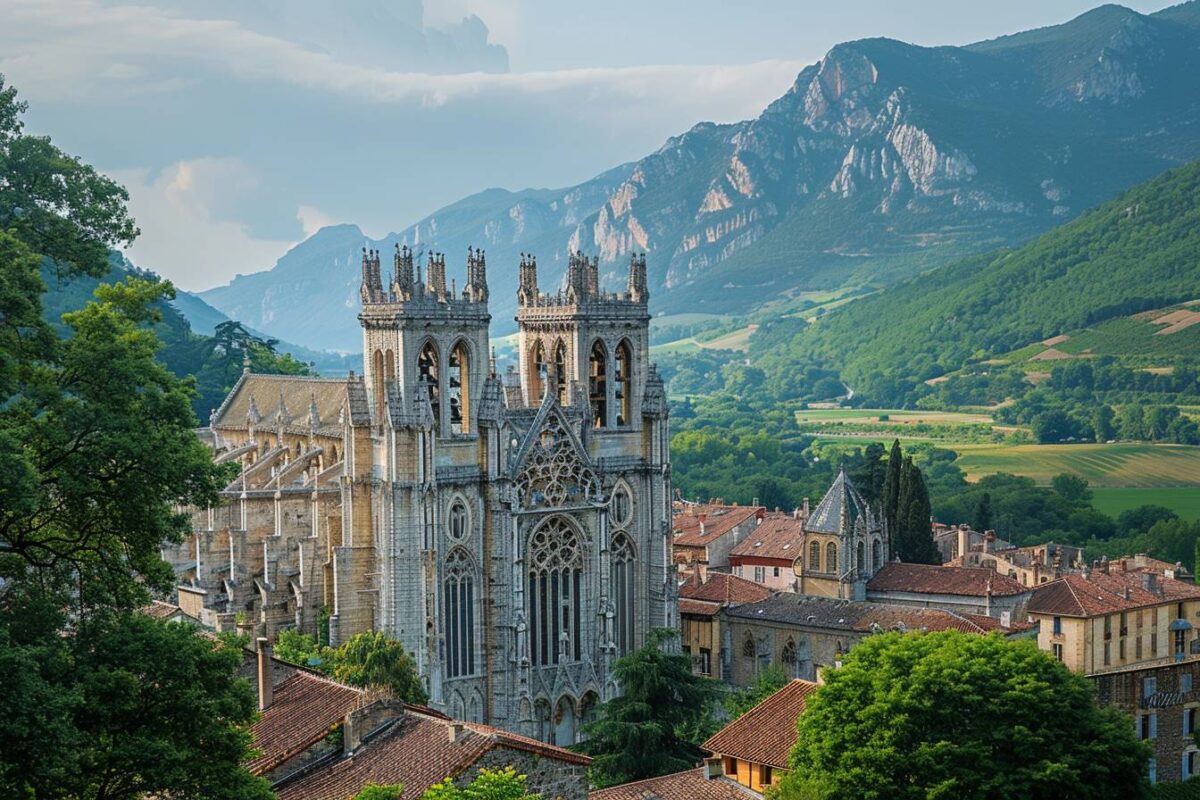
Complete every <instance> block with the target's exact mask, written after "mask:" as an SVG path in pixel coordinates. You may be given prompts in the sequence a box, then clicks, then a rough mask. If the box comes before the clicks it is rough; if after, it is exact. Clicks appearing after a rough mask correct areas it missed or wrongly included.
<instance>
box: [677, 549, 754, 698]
mask: <svg viewBox="0 0 1200 800" xmlns="http://www.w3.org/2000/svg"><path fill="white" fill-rule="evenodd" d="M770 595H771V592H770V590H769V589H767V588H766V587H764V586H760V585H759V584H757V583H753V582H751V581H747V580H745V579H743V578H739V577H737V576H736V575H730V574H728V573H723V572H708V573H705V572H702V571H701V570H700V569H699V567H697V568H696V569H695V570H694V571H693V573H692V575H691V576H689V577H688V579H687V580H685V581H683V583H681V584H680V585H679V631H680V641H681V644H682V647H683V652H684V653H685V654H687V655H688V656H690V657H691V659H692V671H693V672H694V673H696V674H697V675H707V676H709V677H712V678H723V677H725V675H724V673H723V672H722V664H725V663H727V662H728V659H727V658H726V657H725V656H724V655H723V654H722V653H721V641H722V637H721V617H720V612H721V609H723V608H728V607H729V606H733V605H737V604H738V603H753V602H756V601H758V600H763V599H765V598H767V597H769V596H770Z"/></svg>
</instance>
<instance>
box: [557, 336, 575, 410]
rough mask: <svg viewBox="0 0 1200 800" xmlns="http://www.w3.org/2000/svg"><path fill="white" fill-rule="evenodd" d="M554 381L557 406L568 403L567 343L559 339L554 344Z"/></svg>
mask: <svg viewBox="0 0 1200 800" xmlns="http://www.w3.org/2000/svg"><path fill="white" fill-rule="evenodd" d="M554 381H555V383H557V384H558V404H559V405H560V406H565V405H567V404H568V403H570V401H571V400H570V398H571V381H570V380H569V379H568V378H567V343H566V342H564V341H563V340H562V339H559V340H558V341H557V342H556V343H555V344H554Z"/></svg>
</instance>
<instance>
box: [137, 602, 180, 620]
mask: <svg viewBox="0 0 1200 800" xmlns="http://www.w3.org/2000/svg"><path fill="white" fill-rule="evenodd" d="M142 613H143V614H148V615H149V616H151V617H154V618H155V619H170V618H171V617H173V616H175V615H176V614H183V609H182V608H180V607H179V606H177V605H175V604H174V603H164V602H163V601H162V600H155V601H153V602H151V603H150V605H148V606H145V607H143V608H142Z"/></svg>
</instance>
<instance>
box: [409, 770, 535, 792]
mask: <svg viewBox="0 0 1200 800" xmlns="http://www.w3.org/2000/svg"><path fill="white" fill-rule="evenodd" d="M540 797H541V795H536V794H528V793H527V792H526V789H525V776H524V775H521V774H518V773H517V771H516V770H515V769H513V768H512V767H504V768H503V769H486V768H484V769H481V770H479V774H478V775H476V776H475V779H474V780H472V781H471V782H470V783H468V784H467V785H465V786H456V785H455V784H454V781H453V780H452V779H450V778H447V779H446V780H444V781H442V782H441V783H436V784H434V785H433V786H430V787H429V788H428V789H426V790H425V793H424V794H422V795H421V800H540Z"/></svg>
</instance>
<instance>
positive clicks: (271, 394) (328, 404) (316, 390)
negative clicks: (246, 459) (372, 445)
mask: <svg viewBox="0 0 1200 800" xmlns="http://www.w3.org/2000/svg"><path fill="white" fill-rule="evenodd" d="M345 397H346V381H345V379H335V378H314V377H310V376H307V375H259V374H256V373H253V372H246V373H243V374H242V376H241V378H239V379H238V382H237V383H236V384H234V387H233V389H232V390H230V392H229V396H228V397H226V398H225V401H224V402H223V403H221V407H220V408H218V409H217V410H216V411H215V412H214V413H213V416H212V420H211V427H213V428H224V429H227V430H245V429H246V424H247V420H248V419H249V417H250V416H251V409H253V410H254V412H255V414H254V415H255V416H257V417H259V418H260V422H259V424H260V425H262V426H264V427H267V428H274V427H276V426H277V425H278V422H277V420H278V419H280V418H281V415H282V417H283V418H284V420H285V427H287V428H289V429H303V430H305V431H307V430H308V424H309V423H308V417H309V413H308V412H309V409H310V408H311V406H312V405H313V404H314V403H315V404H316V409H317V416H318V418H319V421H320V426H319V427H318V430H319V431H336V430H339V427H338V424H337V422H338V414H339V412H340V411H341V408H342V404H343V402H344V401H345ZM292 412H295V416H293V413H292Z"/></svg>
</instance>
